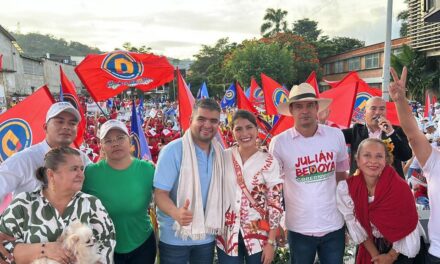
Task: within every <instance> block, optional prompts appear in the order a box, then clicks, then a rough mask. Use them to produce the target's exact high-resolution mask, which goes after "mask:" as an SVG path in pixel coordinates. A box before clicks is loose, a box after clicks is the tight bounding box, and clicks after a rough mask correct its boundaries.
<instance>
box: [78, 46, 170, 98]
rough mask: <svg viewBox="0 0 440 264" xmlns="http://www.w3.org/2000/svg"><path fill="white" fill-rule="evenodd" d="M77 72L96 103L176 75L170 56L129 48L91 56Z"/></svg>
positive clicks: (155, 85)
mask: <svg viewBox="0 0 440 264" xmlns="http://www.w3.org/2000/svg"><path fill="white" fill-rule="evenodd" d="M75 72H76V73H77V74H78V77H79V78H80V79H81V81H82V83H83V84H84V85H85V86H86V88H87V90H88V91H89V93H90V95H91V96H92V98H93V99H94V100H95V101H96V102H98V101H103V100H106V99H108V98H110V97H113V96H115V95H117V94H119V93H121V92H122V91H124V90H126V89H128V88H131V87H135V88H138V89H141V90H142V91H144V92H146V91H148V90H151V89H154V88H156V87H158V86H160V85H162V84H165V83H167V82H170V81H171V80H173V78H174V68H173V66H172V65H171V64H170V63H169V62H168V60H167V58H166V57H163V56H156V55H153V54H144V53H135V52H125V51H115V52H111V53H106V54H100V55H96V54H92V55H88V56H87V57H86V58H85V59H84V60H83V61H82V62H81V63H80V64H79V65H78V66H77V67H76V68H75Z"/></svg>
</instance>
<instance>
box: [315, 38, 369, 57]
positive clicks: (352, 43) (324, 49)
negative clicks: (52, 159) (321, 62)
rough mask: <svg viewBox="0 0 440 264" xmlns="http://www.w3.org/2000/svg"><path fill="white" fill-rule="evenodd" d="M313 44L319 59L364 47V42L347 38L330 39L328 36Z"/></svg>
mask: <svg viewBox="0 0 440 264" xmlns="http://www.w3.org/2000/svg"><path fill="white" fill-rule="evenodd" d="M313 44H314V45H315V47H316V49H317V51H318V54H319V58H325V57H329V56H333V55H336V54H340V53H344V52H347V51H350V50H353V49H358V48H362V47H365V41H360V40H358V39H354V38H347V37H334V38H332V39H330V38H329V37H328V36H323V37H321V38H320V39H319V41H316V42H314V43H313Z"/></svg>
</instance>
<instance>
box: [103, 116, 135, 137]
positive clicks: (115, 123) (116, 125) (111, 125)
mask: <svg viewBox="0 0 440 264" xmlns="http://www.w3.org/2000/svg"><path fill="white" fill-rule="evenodd" d="M112 129H119V130H121V131H122V132H124V133H125V134H127V136H129V134H128V129H127V126H125V124H124V123H122V122H121V121H119V120H116V119H110V120H108V121H107V122H105V123H104V124H102V126H101V129H100V132H99V139H101V140H102V139H103V138H104V137H105V136H106V135H107V133H108V132H109V131H110V130H112Z"/></svg>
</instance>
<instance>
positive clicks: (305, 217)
mask: <svg viewBox="0 0 440 264" xmlns="http://www.w3.org/2000/svg"><path fill="white" fill-rule="evenodd" d="M269 151H270V152H271V153H272V154H273V155H274V156H275V157H276V158H277V159H278V161H279V163H280V166H281V168H282V173H283V174H284V187H283V189H284V199H285V205H286V226H287V228H288V229H289V230H291V231H294V232H298V233H301V234H306V235H316V236H320V235H323V234H326V233H328V232H332V231H335V230H338V229H340V228H342V226H343V225H344V220H343V217H342V215H341V214H340V213H339V211H338V209H337V205H336V172H337V171H346V170H348V169H349V164H348V153H347V147H346V144H345V139H344V135H343V134H342V132H341V130H339V129H337V128H333V127H329V126H325V125H318V129H317V131H316V133H315V135H314V136H312V137H304V136H302V135H301V134H300V133H299V132H298V131H296V129H295V128H291V129H289V130H287V131H285V132H283V133H281V134H280V135H278V136H276V137H274V138H273V139H272V141H271V143H270V146H269Z"/></svg>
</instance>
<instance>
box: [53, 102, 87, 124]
mask: <svg viewBox="0 0 440 264" xmlns="http://www.w3.org/2000/svg"><path fill="white" fill-rule="evenodd" d="M62 112H68V113H71V114H72V115H74V116H75V117H76V119H77V120H78V122H79V121H81V115H80V114H79V112H78V110H76V108H75V107H73V105H72V104H71V103H69V102H58V103H54V104H53V105H51V107H50V108H49V110H48V111H47V114H46V123H47V122H48V121H49V119H51V118H54V117H56V116H57V115H59V114H61V113H62Z"/></svg>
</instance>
